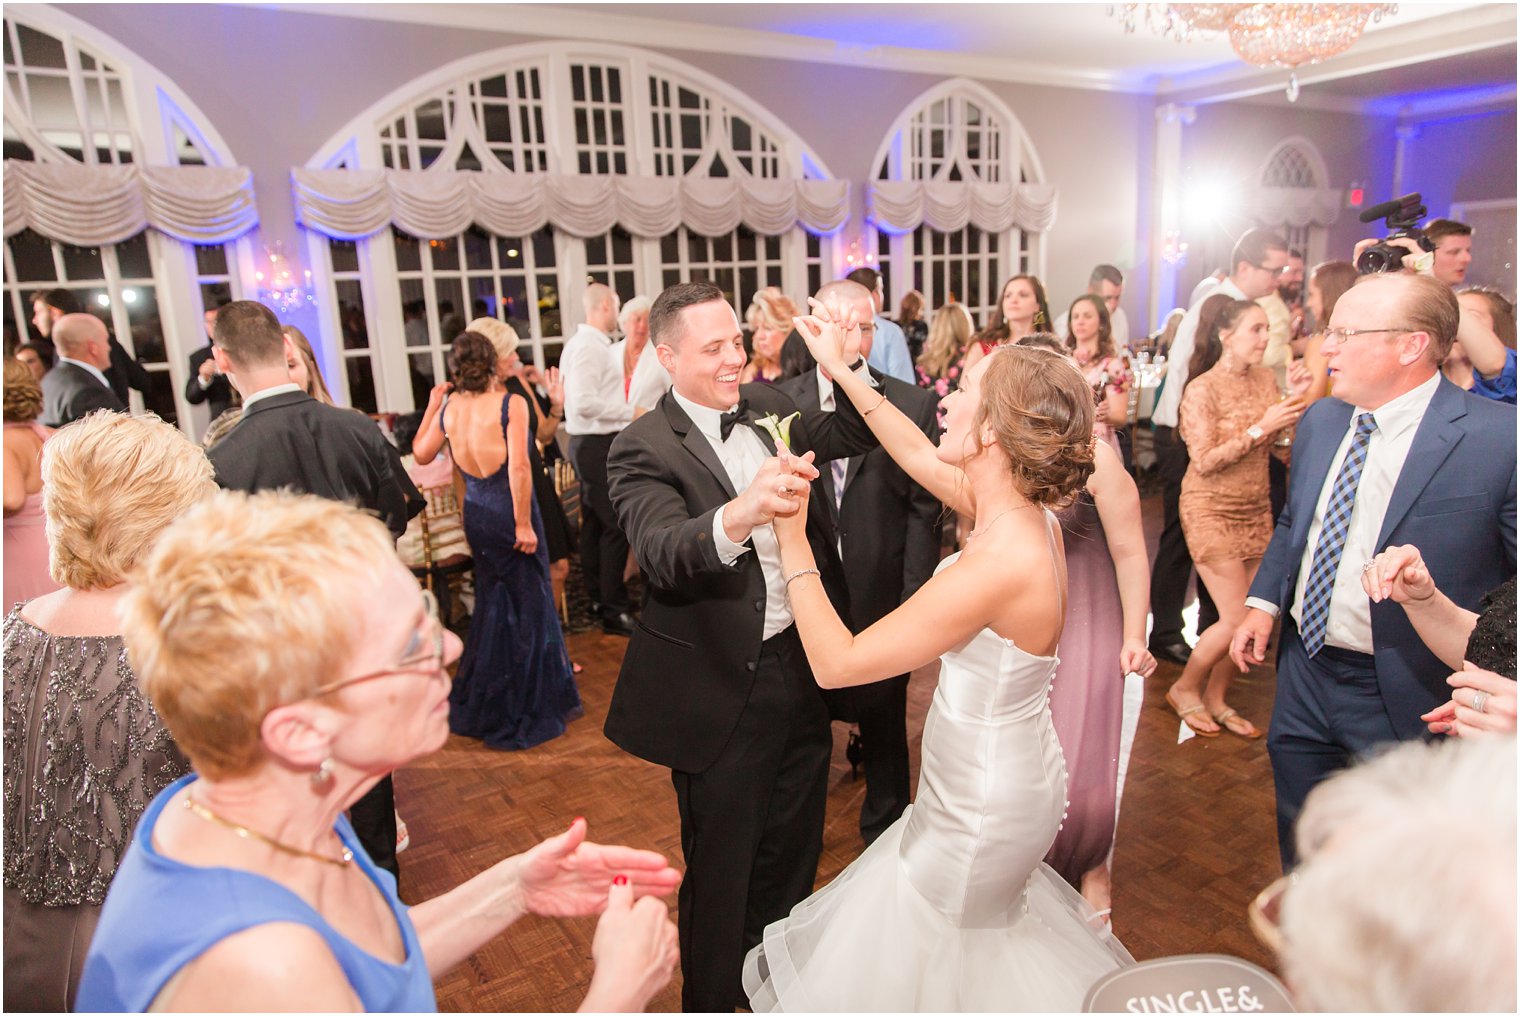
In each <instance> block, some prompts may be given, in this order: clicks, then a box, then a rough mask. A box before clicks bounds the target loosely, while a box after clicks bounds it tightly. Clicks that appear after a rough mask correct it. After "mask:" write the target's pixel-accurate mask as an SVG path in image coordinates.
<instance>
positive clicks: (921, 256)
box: [875, 79, 1043, 326]
mask: <svg viewBox="0 0 1520 1016" xmlns="http://www.w3.org/2000/svg"><path fill="white" fill-rule="evenodd" d="M1042 175H1043V174H1042V173H1041V171H1040V167H1039V162H1038V160H1037V159H1036V158H1035V155H1034V151H1033V149H1032V148H1031V147H1030V144H1029V140H1028V138H1027V137H1026V136H1025V134H1024V130H1023V128H1022V127H1021V126H1020V125H1019V122H1018V120H1017V118H1015V117H1014V115H1013V113H1012V111H1011V110H1009V109H1008V107H1007V106H1006V105H1004V104H1003V103H1002V102H1001V101H1000V100H999V99H998V98H997V97H996V96H994V95H992V94H991V93H990V92H988V91H987V90H986V89H985V88H983V87H982V86H980V85H977V84H976V83H974V82H971V81H967V80H964V79H957V80H954V81H947V82H944V83H942V84H940V85H938V86H936V87H934V88H932V89H930V90H929V91H927V92H925V93H924V94H923V95H921V96H919V97H918V98H917V99H916V100H914V102H912V103H910V104H909V105H908V108H907V109H906V110H904V111H903V113H902V114H901V115H900V116H899V117H898V119H897V122H896V123H895V124H894V125H893V127H892V130H891V131H890V132H888V134H887V137H886V139H885V140H884V141H883V142H882V145H881V148H880V149H879V151H878V153H877V158H876V173H875V177H876V179H877V180H878V181H918V182H922V183H933V184H1029V183H1038V182H1040V180H1041V178H1042ZM876 225H877V227H878V230H877V237H876V242H875V254H876V257H877V261H878V263H879V265H880V267H881V270H882V272H883V275H884V276H885V279H886V286H887V301H888V303H889V304H890V303H892V302H893V301H894V294H900V293H902V292H906V291H907V290H908V289H910V288H911V289H917V290H919V291H920V292H921V293H923V294H924V299H925V300H926V301H927V302H928V305H929V306H930V307H933V308H938V307H941V306H943V305H944V304H946V303H948V302H950V301H951V300H956V301H959V302H960V303H962V304H963V305H965V307H966V309H967V310H969V311H970V312H971V315H972V317H973V319H974V320H975V321H976V322H977V324H978V326H981V325H984V324H986V323H987V320H988V317H989V315H990V313H991V311H992V309H993V307H994V306H995V305H996V303H997V299H998V290H999V287H1000V286H1001V285H1002V282H1003V280H1004V279H1006V278H1008V277H1009V276H1011V275H1014V274H1017V273H1019V272H1038V271H1039V269H1040V262H1041V260H1042V257H1041V252H1042V246H1041V244H1040V241H1039V237H1038V235H1036V234H1033V233H1031V232H1030V231H1029V230H1026V229H1023V228H1020V227H1019V226H1018V225H1015V226H1013V227H1012V228H1008V229H983V228H981V227H979V226H978V225H976V224H975V223H974V222H968V223H967V224H966V225H964V226H961V227H960V228H958V229H950V230H941V229H936V228H934V227H933V226H932V225H930V224H929V223H928V222H924V223H923V224H921V225H918V226H917V227H915V228H914V229H912V231H911V232H904V233H901V234H898V235H892V234H891V233H890V232H889V231H888V230H886V229H883V228H882V223H881V222H880V219H879V217H878V218H877V220H876Z"/></svg>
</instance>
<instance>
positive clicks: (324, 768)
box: [311, 755, 333, 791]
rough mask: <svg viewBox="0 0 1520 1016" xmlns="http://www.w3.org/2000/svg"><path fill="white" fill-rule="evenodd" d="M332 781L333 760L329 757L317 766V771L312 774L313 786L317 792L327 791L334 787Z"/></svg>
mask: <svg viewBox="0 0 1520 1016" xmlns="http://www.w3.org/2000/svg"><path fill="white" fill-rule="evenodd" d="M332 780H333V760H332V756H331V755H329V756H327V757H326V758H324V759H323V760H322V761H321V763H320V764H319V765H318V766H317V771H316V772H314V773H312V774H311V785H312V788H313V789H315V790H317V791H325V790H326V789H327V788H328V787H330V786H331V785H332Z"/></svg>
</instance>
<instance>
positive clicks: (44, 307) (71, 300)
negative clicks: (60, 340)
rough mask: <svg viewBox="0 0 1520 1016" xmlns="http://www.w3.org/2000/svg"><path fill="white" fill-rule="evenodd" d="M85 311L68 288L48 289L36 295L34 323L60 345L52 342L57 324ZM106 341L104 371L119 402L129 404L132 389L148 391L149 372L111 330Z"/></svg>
mask: <svg viewBox="0 0 1520 1016" xmlns="http://www.w3.org/2000/svg"><path fill="white" fill-rule="evenodd" d="M83 312H84V305H83V304H81V303H80V302H79V298H78V297H77V296H75V295H74V294H73V293H71V292H69V291H68V290H67V289H44V290H40V291H38V292H36V293H33V294H32V324H33V325H34V326H35V327H36V329H37V331H38V332H40V333H42V337H43V339H44V340H46V341H47V342H48V343H49V345H51V346H56V343H54V342H53V341H52V337H53V326H54V325H55V324H56V323H57V322H58V321H59V320H60V319H62V318H63V317H64V315H66V314H81V313H83ZM106 342H107V344H108V345H109V346H110V350H109V352H110V359H111V363H110V365H109V366H108V367H106V368H105V370H104V371H103V372H102V373H104V374H105V377H106V384H108V385H110V387H111V392H112V393H113V394H114V395H115V396H116V398H117V401H119V402H120V403H121V404H122V405H123V406H125V405H126V404H127V399H128V397H129V395H130V392H129V389H132V388H136V389H137V390H138V391H140V392H143V393H144V394H146V393H147V391H148V372H147V371H146V370H145V369H144V368H143V365H142V364H140V363H138V362H137V360H136V359H135V358H134V357H133V356H132V354H131V353H129V352H127V350H126V348H125V347H123V346H122V344H121V343H120V342H117V341H116V336H114V335H111V334H110V330H109V329H107V332H106Z"/></svg>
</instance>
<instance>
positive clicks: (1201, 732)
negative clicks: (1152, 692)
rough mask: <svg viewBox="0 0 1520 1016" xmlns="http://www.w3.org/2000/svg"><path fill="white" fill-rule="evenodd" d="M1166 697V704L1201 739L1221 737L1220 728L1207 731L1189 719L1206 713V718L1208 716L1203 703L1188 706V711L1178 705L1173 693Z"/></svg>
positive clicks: (1167, 694)
mask: <svg viewBox="0 0 1520 1016" xmlns="http://www.w3.org/2000/svg"><path fill="white" fill-rule="evenodd" d="M1165 697H1166V704H1167V705H1169V706H1171V707H1172V712H1174V713H1176V714H1177V718H1178V719H1180V720H1181V721H1182V722H1183V723H1186V724H1187V725H1188V726H1189V727H1191V728H1192V731H1193V733H1195V734H1197V735H1198V736H1199V737H1218V736H1219V728H1218V727H1215V728H1214V729H1213V730H1205V729H1203V728H1202V727H1200V726H1198V724H1196V723H1194V722H1192V721H1191V720H1189V719H1188V717H1189V716H1193V715H1196V714H1198V713H1204V715H1205V716H1207V715H1208V714H1207V712H1206V711H1205V710H1204V707H1203V703H1202V702H1200V703H1198V704H1197V705H1196V706H1188V707H1187V708H1186V709H1184V708H1182V707H1181V706H1180V705H1178V704H1177V700H1176V699H1174V698H1172V693H1171V692H1167V693H1166V696H1165Z"/></svg>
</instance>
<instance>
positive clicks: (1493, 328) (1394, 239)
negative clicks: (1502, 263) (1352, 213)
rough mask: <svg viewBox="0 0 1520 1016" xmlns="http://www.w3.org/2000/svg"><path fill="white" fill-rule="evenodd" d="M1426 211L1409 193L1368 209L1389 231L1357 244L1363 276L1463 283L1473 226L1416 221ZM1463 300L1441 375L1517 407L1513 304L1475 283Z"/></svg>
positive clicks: (1364, 218)
mask: <svg viewBox="0 0 1520 1016" xmlns="http://www.w3.org/2000/svg"><path fill="white" fill-rule="evenodd" d="M1424 215H1425V207H1424V206H1423V205H1421V204H1420V195H1419V194H1406V195H1404V196H1403V197H1401V198H1395V199H1394V200H1393V201H1386V202H1384V203H1383V204H1380V205H1374V206H1373V207H1371V208H1369V209H1367V210H1366V211H1364V212H1363V213H1362V215H1361V219H1362V221H1363V222H1371V221H1373V220H1375V219H1379V218H1385V217H1386V219H1385V221H1386V223H1387V226H1388V229H1389V230H1390V232H1389V235H1388V236H1387V237H1386V238H1385V239H1383V240H1375V239H1373V240H1363V241H1362V242H1361V243H1359V244H1357V245H1356V268H1357V271H1358V272H1360V273H1361V274H1363V275H1369V274H1375V273H1380V272H1389V271H1405V272H1415V273H1418V274H1423V275H1429V276H1432V277H1433V278H1435V279H1437V280H1439V281H1440V282H1443V283H1445V284H1446V285H1448V286H1455V285H1458V284H1460V283H1461V282H1463V281H1464V280H1465V279H1466V278H1467V266H1468V264H1469V263H1470V262H1471V261H1472V227H1470V226H1468V225H1467V224H1466V223H1462V222H1455V221H1453V220H1451V219H1432V220H1430V222H1429V223H1428V224H1427V225H1426V227H1425V228H1424V229H1420V228H1419V227H1418V226H1416V225H1415V223H1416V222H1418V221H1419V219H1420V218H1421V217H1423V216H1424ZM1458 304H1459V307H1460V310H1461V318H1460V322H1459V324H1458V327H1457V337H1456V341H1455V342H1454V343H1452V347H1451V352H1450V353H1449V354H1448V355H1447V358H1446V360H1445V361H1444V362H1443V363H1442V365H1441V373H1443V374H1444V375H1445V376H1446V378H1447V379H1448V380H1450V381H1451V382H1452V383H1453V384H1455V385H1457V386H1458V387H1460V388H1463V389H1466V390H1468V391H1471V392H1472V393H1473V394H1474V395H1479V396H1482V397H1483V398H1486V399H1492V400H1494V401H1495V402H1507V403H1509V404H1510V405H1514V404H1515V350H1514V341H1515V340H1514V334H1515V328H1514V320H1515V316H1514V315H1515V311H1514V306H1513V305H1512V304H1510V302H1509V301H1508V300H1506V299H1505V298H1504V297H1503V296H1502V295H1500V294H1499V293H1496V292H1493V291H1491V290H1486V289H1479V288H1476V287H1474V288H1471V289H1468V290H1464V291H1462V292H1461V293H1460V294H1459V297H1458ZM1506 338H1508V341H1505V339H1506Z"/></svg>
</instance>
